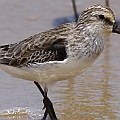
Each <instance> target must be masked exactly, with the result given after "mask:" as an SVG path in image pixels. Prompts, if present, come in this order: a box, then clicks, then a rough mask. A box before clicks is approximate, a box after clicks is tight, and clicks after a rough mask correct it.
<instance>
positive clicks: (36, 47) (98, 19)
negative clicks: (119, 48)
mask: <svg viewBox="0 0 120 120" xmlns="http://www.w3.org/2000/svg"><path fill="white" fill-rule="evenodd" d="M112 32H113V33H118V34H120V31H119V29H118V28H117V24H116V21H115V15H114V13H113V11H112V10H111V9H110V8H109V7H107V6H104V5H100V4H99V5H93V6H90V7H88V8H87V9H85V10H84V11H83V12H82V14H81V15H80V16H79V18H78V21H77V22H72V23H67V24H63V25H61V26H58V27H57V28H54V29H51V30H48V31H45V32H42V33H39V34H36V35H33V36H31V37H29V38H27V39H25V40H22V41H20V42H18V43H14V44H9V45H3V46H0V68H1V69H2V70H4V71H5V72H7V73H8V74H10V75H12V76H14V77H17V78H22V79H25V80H30V81H34V83H35V84H36V86H37V87H38V88H39V90H40V92H41V93H42V95H43V97H44V100H43V102H44V105H45V108H46V111H45V114H44V117H43V120H45V119H46V116H47V114H49V116H50V118H51V120H57V117H56V115H55V112H54V109H53V106H52V103H51V101H50V100H49V98H48V97H47V91H48V87H49V85H51V84H53V83H55V82H57V81H59V80H65V79H70V78H73V77H75V76H77V75H80V74H81V73H82V72H84V71H85V70H86V69H87V68H89V67H90V66H91V65H92V63H93V62H94V61H95V60H96V59H97V58H98V56H99V55H100V54H101V53H102V51H103V49H104V47H105V44H106V40H107V39H108V37H109V35H110V33H112ZM40 85H42V87H43V89H44V90H42V88H41V86H40ZM49 104H50V105H49Z"/></svg>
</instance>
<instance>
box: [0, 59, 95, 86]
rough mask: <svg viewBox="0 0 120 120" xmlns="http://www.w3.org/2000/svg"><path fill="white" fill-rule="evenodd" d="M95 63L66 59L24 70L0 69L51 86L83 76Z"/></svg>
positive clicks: (5, 67) (7, 67) (14, 68)
mask: <svg viewBox="0 0 120 120" xmlns="http://www.w3.org/2000/svg"><path fill="white" fill-rule="evenodd" d="M93 62H94V60H90V61H89V60H85V59H77V60H75V59H74V60H70V59H66V60H64V61H59V62H58V61H54V62H46V63H40V64H34V65H31V66H29V67H22V68H17V67H12V66H8V65H3V64H1V65H0V68H1V69H2V70H4V71H5V72H7V73H8V74H10V75H12V76H14V77H17V78H21V79H25V80H30V81H37V82H39V83H40V84H42V85H49V84H53V83H54V82H56V81H60V80H65V79H69V78H73V77H75V76H77V75H79V74H81V73H82V72H84V71H85V70H86V69H87V68H88V67H89V66H90V65H91V64H92V63H93Z"/></svg>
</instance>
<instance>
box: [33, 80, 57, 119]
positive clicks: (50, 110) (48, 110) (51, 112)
mask: <svg viewBox="0 0 120 120" xmlns="http://www.w3.org/2000/svg"><path fill="white" fill-rule="evenodd" d="M34 83H35V85H36V86H37V87H38V89H39V91H40V92H41V94H42V96H43V97H44V99H43V103H44V107H45V108H46V111H45V113H44V116H43V118H42V120H45V119H46V117H47V114H49V116H50V118H51V120H58V119H57V117H56V114H55V111H54V108H53V104H52V102H51V101H50V99H49V98H48V97H47V91H48V90H47V88H45V90H44V91H43V89H42V88H41V86H40V85H39V83H38V82H36V81H34Z"/></svg>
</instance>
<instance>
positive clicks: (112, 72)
mask: <svg viewBox="0 0 120 120" xmlns="http://www.w3.org/2000/svg"><path fill="white" fill-rule="evenodd" d="M76 3H77V8H78V12H79V13H80V12H81V11H82V10H84V9H85V8H86V7H88V6H89V5H93V4H96V3H98V2H97V1H96V0H84V2H82V1H80V0H76ZM99 3H101V4H104V0H101V2H99ZM119 5H120V1H119V0H114V1H110V6H111V8H112V9H113V10H114V12H115V14H116V16H117V18H118V19H119V18H120V12H119V10H120V8H119ZM64 17H67V18H73V9H72V5H71V1H70V0H64V1H61V0H50V1H48V0H41V1H40V0H35V1H34V0H19V1H16V0H9V1H8V0H0V45H3V44H8V43H14V42H18V41H20V40H23V39H25V38H27V37H29V36H31V35H34V34H36V33H39V32H42V31H45V30H48V29H50V28H53V27H55V25H56V24H55V21H56V20H58V18H59V20H60V21H61V19H60V18H64ZM57 22H58V21H57ZM119 51H120V37H119V35H117V34H116V35H115V34H114V35H111V36H110V39H109V40H108V42H107V46H106V48H105V50H104V52H103V53H102V55H101V56H100V57H99V58H98V60H97V61H96V62H95V63H94V64H93V65H92V66H91V67H90V68H89V69H88V70H87V71H86V72H85V73H83V74H82V75H80V76H78V77H76V78H71V80H65V81H60V82H57V83H56V84H54V85H53V86H51V88H50V90H49V97H50V99H51V100H52V101H53V104H54V107H55V111H56V114H57V116H58V118H59V120H120V62H119V61H120V54H119V53H120V52H119ZM42 108H43V104H42V96H41V95H40V93H39V91H38V90H37V88H36V86H35V85H34V84H33V82H29V81H25V80H21V79H16V78H13V77H11V76H10V75H8V74H6V73H5V72H3V71H0V120H33V119H37V120H38V119H40V118H41V116H42V115H43V113H44V111H43V110H42Z"/></svg>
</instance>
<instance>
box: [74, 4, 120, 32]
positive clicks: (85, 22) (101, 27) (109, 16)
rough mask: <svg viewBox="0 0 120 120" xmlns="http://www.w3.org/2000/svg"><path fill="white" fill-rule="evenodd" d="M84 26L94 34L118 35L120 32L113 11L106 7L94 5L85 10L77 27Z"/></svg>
mask: <svg viewBox="0 0 120 120" xmlns="http://www.w3.org/2000/svg"><path fill="white" fill-rule="evenodd" d="M80 24H81V25H82V26H84V27H88V29H91V30H92V31H93V33H94V32H98V31H99V32H102V33H108V34H109V33H112V32H114V33H118V34H120V30H119V29H118V27H117V24H116V21H115V15H114V13H113V11H112V10H111V9H110V8H109V7H107V6H104V5H100V4H99V5H93V6H90V7H88V8H87V9H85V10H84V11H83V12H82V14H81V16H80V17H79V19H78V22H77V24H76V25H77V26H79V25H80Z"/></svg>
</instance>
